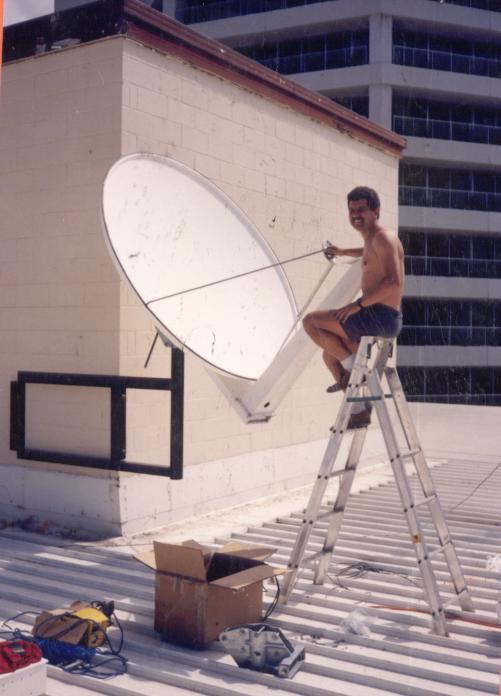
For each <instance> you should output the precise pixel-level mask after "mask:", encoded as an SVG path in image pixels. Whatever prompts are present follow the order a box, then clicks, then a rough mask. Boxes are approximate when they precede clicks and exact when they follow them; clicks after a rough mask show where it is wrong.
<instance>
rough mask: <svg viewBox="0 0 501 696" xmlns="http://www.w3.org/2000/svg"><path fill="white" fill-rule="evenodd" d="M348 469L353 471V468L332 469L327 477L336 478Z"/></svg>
mask: <svg viewBox="0 0 501 696" xmlns="http://www.w3.org/2000/svg"><path fill="white" fill-rule="evenodd" d="M348 471H353V469H337V470H336V471H332V472H331V473H330V474H329V478H336V476H342V475H343V474H346V473H348Z"/></svg>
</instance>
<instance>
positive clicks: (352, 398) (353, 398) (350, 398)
mask: <svg viewBox="0 0 501 696" xmlns="http://www.w3.org/2000/svg"><path fill="white" fill-rule="evenodd" d="M391 398H393V394H383V396H347V397H346V401H382V400H383V399H391Z"/></svg>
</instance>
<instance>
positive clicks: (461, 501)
mask: <svg viewBox="0 0 501 696" xmlns="http://www.w3.org/2000/svg"><path fill="white" fill-rule="evenodd" d="M500 467H501V462H499V464H497V465H496V466H495V467H494V469H493V470H492V471H491V472H490V474H487V476H486V477H485V478H483V479H482V480H481V481H480V483H479V484H477V485H476V486H475V488H474V489H473V490H472V492H471V493H469V494H468V495H467V496H466V497H465V498H463V500H460V501H459V503H457V504H456V505H454V506H453V507H451V508H449V509H448V510H447V512H452V511H453V510H455V509H456V508H458V507H459V506H460V505H462V504H463V503H465V502H466V501H467V500H469V499H470V498H471V497H472V496H473V495H475V493H476V492H477V491H478V489H479V488H480V487H481V486H483V485H484V483H486V481H488V480H489V479H490V477H491V476H493V475H494V474H495V473H496V471H497V470H498V469H499V468H500Z"/></svg>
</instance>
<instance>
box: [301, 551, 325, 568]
mask: <svg viewBox="0 0 501 696" xmlns="http://www.w3.org/2000/svg"><path fill="white" fill-rule="evenodd" d="M324 553H325V552H324V551H317V552H316V553H312V554H311V556H306V558H304V559H303V563H304V565H305V566H307V565H310V563H313V562H314V561H318V559H319V558H321V557H322V556H323V555H324Z"/></svg>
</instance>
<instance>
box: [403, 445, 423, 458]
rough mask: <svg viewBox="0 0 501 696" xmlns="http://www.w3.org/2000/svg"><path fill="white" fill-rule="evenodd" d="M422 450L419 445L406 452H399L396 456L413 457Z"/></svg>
mask: <svg viewBox="0 0 501 696" xmlns="http://www.w3.org/2000/svg"><path fill="white" fill-rule="evenodd" d="M422 451H423V450H422V449H421V447H416V449H411V450H409V451H408V452H399V453H398V457H399V458H400V459H410V458H411V457H415V456H416V454H420V453H421V452H422Z"/></svg>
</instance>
